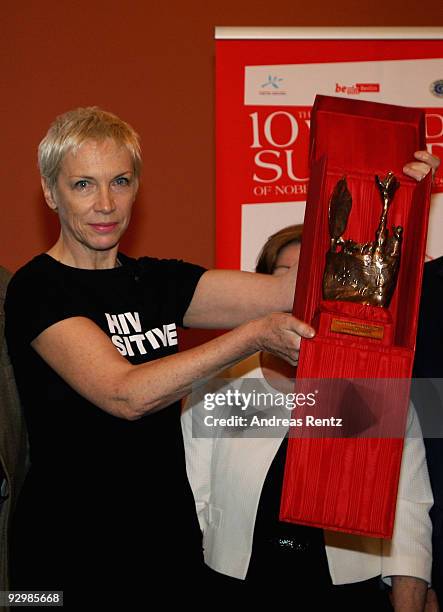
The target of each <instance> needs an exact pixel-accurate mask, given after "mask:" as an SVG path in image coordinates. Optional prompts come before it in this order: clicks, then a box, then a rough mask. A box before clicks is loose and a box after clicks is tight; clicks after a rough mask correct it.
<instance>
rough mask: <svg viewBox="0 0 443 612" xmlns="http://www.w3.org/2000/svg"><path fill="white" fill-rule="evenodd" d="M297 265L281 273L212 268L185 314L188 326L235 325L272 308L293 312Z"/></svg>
mask: <svg viewBox="0 0 443 612" xmlns="http://www.w3.org/2000/svg"><path fill="white" fill-rule="evenodd" d="M296 275H297V266H294V267H293V268H291V269H290V270H289V271H288V272H287V273H286V274H283V275H281V276H271V275H269V274H256V273H252V272H239V271H238V270H209V271H208V272H205V273H204V274H203V276H202V277H201V278H200V280H199V282H198V284H197V287H196V290H195V293H194V296H193V298H192V300H191V303H190V305H189V307H188V310H187V311H186V314H185V316H184V319H183V321H184V324H185V325H186V326H188V327H198V328H210V329H232V328H233V327H236V326H237V325H241V324H242V323H244V322H245V321H250V320H251V319H254V318H256V317H262V316H264V315H266V314H268V313H270V312H291V311H292V305H293V302H294V290H295V278H296Z"/></svg>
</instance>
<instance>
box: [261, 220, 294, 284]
mask: <svg viewBox="0 0 443 612" xmlns="http://www.w3.org/2000/svg"><path fill="white" fill-rule="evenodd" d="M302 234H303V224H300V225H289V226H288V227H284V228H283V229H281V230H279V231H278V232H275V234H272V236H269V238H268V239H267V241H266V242H265V244H264V246H263V248H262V250H261V252H260V255H259V256H258V258H257V265H256V267H255V271H256V272H260V273H261V274H272V273H273V272H274V268H275V264H276V262H277V257H278V255H279V253H280V251H281V250H282V249H283V248H284V247H285V246H288V244H292V243H293V242H295V243H300V244H301V238H302Z"/></svg>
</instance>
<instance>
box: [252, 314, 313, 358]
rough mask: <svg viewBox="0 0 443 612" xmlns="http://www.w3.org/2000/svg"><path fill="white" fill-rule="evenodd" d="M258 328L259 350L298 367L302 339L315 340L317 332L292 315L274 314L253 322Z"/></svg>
mask: <svg viewBox="0 0 443 612" xmlns="http://www.w3.org/2000/svg"><path fill="white" fill-rule="evenodd" d="M248 325H255V326H256V328H257V332H256V333H257V350H259V351H267V352H268V353H273V354H274V355H276V356H277V357H281V358H282V359H284V360H285V361H287V362H288V363H290V364H291V365H297V363H298V355H299V351H300V341H301V339H302V338H313V337H314V336H315V330H314V329H313V328H312V327H311V326H310V325H308V324H307V323H305V322H304V321H300V320H299V319H296V318H295V317H293V316H292V315H290V314H286V313H281V312H278V313H273V314H270V315H267V316H266V317H262V318H260V319H256V320H255V321H251V323H249V324H248Z"/></svg>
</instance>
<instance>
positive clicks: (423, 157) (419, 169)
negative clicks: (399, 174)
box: [403, 151, 440, 181]
mask: <svg viewBox="0 0 443 612" xmlns="http://www.w3.org/2000/svg"><path fill="white" fill-rule="evenodd" d="M414 157H415V159H416V161H412V162H409V163H408V164H406V166H404V168H403V172H404V173H405V174H407V175H408V176H410V177H411V178H413V179H415V180H416V181H421V180H422V179H424V178H425V176H426V175H427V174H429V172H431V171H432V177H434V175H435V173H436V172H437V170H438V167H439V165H440V159H439V158H438V157H436V156H435V155H431V153H428V151H416V152H415V153H414Z"/></svg>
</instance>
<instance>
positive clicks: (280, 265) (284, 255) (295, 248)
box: [272, 242, 301, 276]
mask: <svg viewBox="0 0 443 612" xmlns="http://www.w3.org/2000/svg"><path fill="white" fill-rule="evenodd" d="M300 247H301V244H300V243H299V242H291V243H289V244H287V245H286V246H284V247H283V248H282V249H280V251H279V253H278V255H277V259H276V260H275V266H274V270H273V271H272V274H273V276H280V275H281V274H284V273H285V272H287V271H288V270H289V268H292V266H295V265H296V264H298V260H299V259H300Z"/></svg>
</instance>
